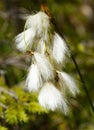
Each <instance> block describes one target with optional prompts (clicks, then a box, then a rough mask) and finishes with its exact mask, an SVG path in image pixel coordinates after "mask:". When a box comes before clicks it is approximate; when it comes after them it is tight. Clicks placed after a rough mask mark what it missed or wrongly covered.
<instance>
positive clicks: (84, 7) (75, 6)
mask: <svg viewBox="0 0 94 130" xmlns="http://www.w3.org/2000/svg"><path fill="white" fill-rule="evenodd" d="M46 2H47V5H48V7H49V8H50V10H51V13H52V15H53V17H54V18H55V19H56V24H57V26H58V27H59V29H60V30H61V31H62V32H63V34H64V37H65V38H66V41H67V42H68V43H69V45H70V47H71V49H72V51H73V52H74V55H75V58H76V60H77V63H78V65H79V67H80V70H81V72H82V74H83V77H84V79H85V82H86V84H87V88H88V91H89V93H90V96H91V97H92V101H94V88H93V85H94V71H93V70H94V60H93V59H94V38H93V35H94V18H93V16H94V10H93V5H94V1H93V0H90V1H89V0H87V1H81V0H71V1H70V0H63V1H62V0H46ZM39 7H40V4H39V3H38V1H37V0H32V1H31V0H28V2H27V1H26V0H21V1H19V0H14V1H13V0H5V1H3V0H1V1H0V130H15V129H17V130H31V129H35V130H42V129H45V130H93V129H94V116H93V114H92V111H91V109H90V105H89V103H88V101H87V97H86V95H85V92H84V90H83V88H81V87H80V90H81V93H80V95H79V96H78V97H77V98H75V99H73V98H70V99H69V102H71V107H70V113H69V115H68V116H64V115H63V114H62V113H59V112H49V111H47V110H46V109H44V108H43V107H41V106H40V105H39V104H38V101H37V93H32V92H27V91H26V88H24V86H25V79H26V75H27V70H28V65H30V62H31V59H30V57H29V56H28V55H24V54H20V53H18V52H17V50H16V48H15V44H14V41H13V39H14V36H15V35H16V34H18V33H19V32H21V30H22V29H23V23H24V20H23V19H22V16H24V14H27V13H34V11H38V10H39ZM18 14H22V15H18ZM20 16H21V18H20ZM64 69H65V68H64ZM66 69H67V71H69V72H72V73H73V74H75V77H77V79H78V80H79V76H78V74H77V71H76V69H75V67H74V65H73V63H72V62H71V61H69V62H68V63H67V68H66ZM81 86H82V85H81ZM15 127H16V128H15Z"/></svg>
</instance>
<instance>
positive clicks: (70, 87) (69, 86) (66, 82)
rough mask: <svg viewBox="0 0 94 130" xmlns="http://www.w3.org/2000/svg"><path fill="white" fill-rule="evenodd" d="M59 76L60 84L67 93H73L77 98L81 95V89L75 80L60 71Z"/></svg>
mask: <svg viewBox="0 0 94 130" xmlns="http://www.w3.org/2000/svg"><path fill="white" fill-rule="evenodd" d="M58 76H59V84H60V86H61V88H62V89H63V90H65V92H66V93H67V92H69V93H71V94H72V95H73V96H75V95H76V94H77V93H79V89H78V87H77V85H76V82H75V80H74V79H73V78H72V77H71V76H70V75H68V74H67V73H65V72H59V71H58Z"/></svg>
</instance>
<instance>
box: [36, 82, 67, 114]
mask: <svg viewBox="0 0 94 130" xmlns="http://www.w3.org/2000/svg"><path fill="white" fill-rule="evenodd" d="M38 100H39V103H40V104H41V106H43V107H44V108H47V109H50V110H52V111H54V110H58V109H59V110H61V111H62V112H63V113H64V114H66V113H67V112H68V107H67V103H66V101H65V99H64V97H63V96H62V94H61V92H60V91H59V90H58V89H57V88H56V87H55V86H54V85H53V84H52V83H51V82H47V83H45V84H44V86H43V87H42V89H41V91H40V93H39V96H38Z"/></svg>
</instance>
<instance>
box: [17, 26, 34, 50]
mask: <svg viewBox="0 0 94 130" xmlns="http://www.w3.org/2000/svg"><path fill="white" fill-rule="evenodd" d="M15 42H16V44H17V46H16V47H17V49H19V50H20V51H22V52H26V51H27V50H30V49H31V48H32V45H33V43H34V42H35V30H32V29H31V28H29V29H27V30H25V31H23V32H22V33H20V34H18V35H17V36H16V37H15Z"/></svg>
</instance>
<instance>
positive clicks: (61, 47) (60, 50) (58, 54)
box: [52, 33, 69, 64]
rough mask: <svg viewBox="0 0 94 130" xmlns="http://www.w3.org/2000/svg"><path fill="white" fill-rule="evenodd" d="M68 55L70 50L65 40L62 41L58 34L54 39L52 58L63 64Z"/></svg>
mask: <svg viewBox="0 0 94 130" xmlns="http://www.w3.org/2000/svg"><path fill="white" fill-rule="evenodd" d="M66 53H67V54H68V53H69V51H68V48H67V46H66V43H65V41H64V39H62V38H61V37H60V36H59V35H58V34H57V33H55V34H54V37H53V50H52V56H53V59H54V60H55V62H56V63H58V64H60V63H61V64H62V63H63V61H64V60H65V55H66Z"/></svg>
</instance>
